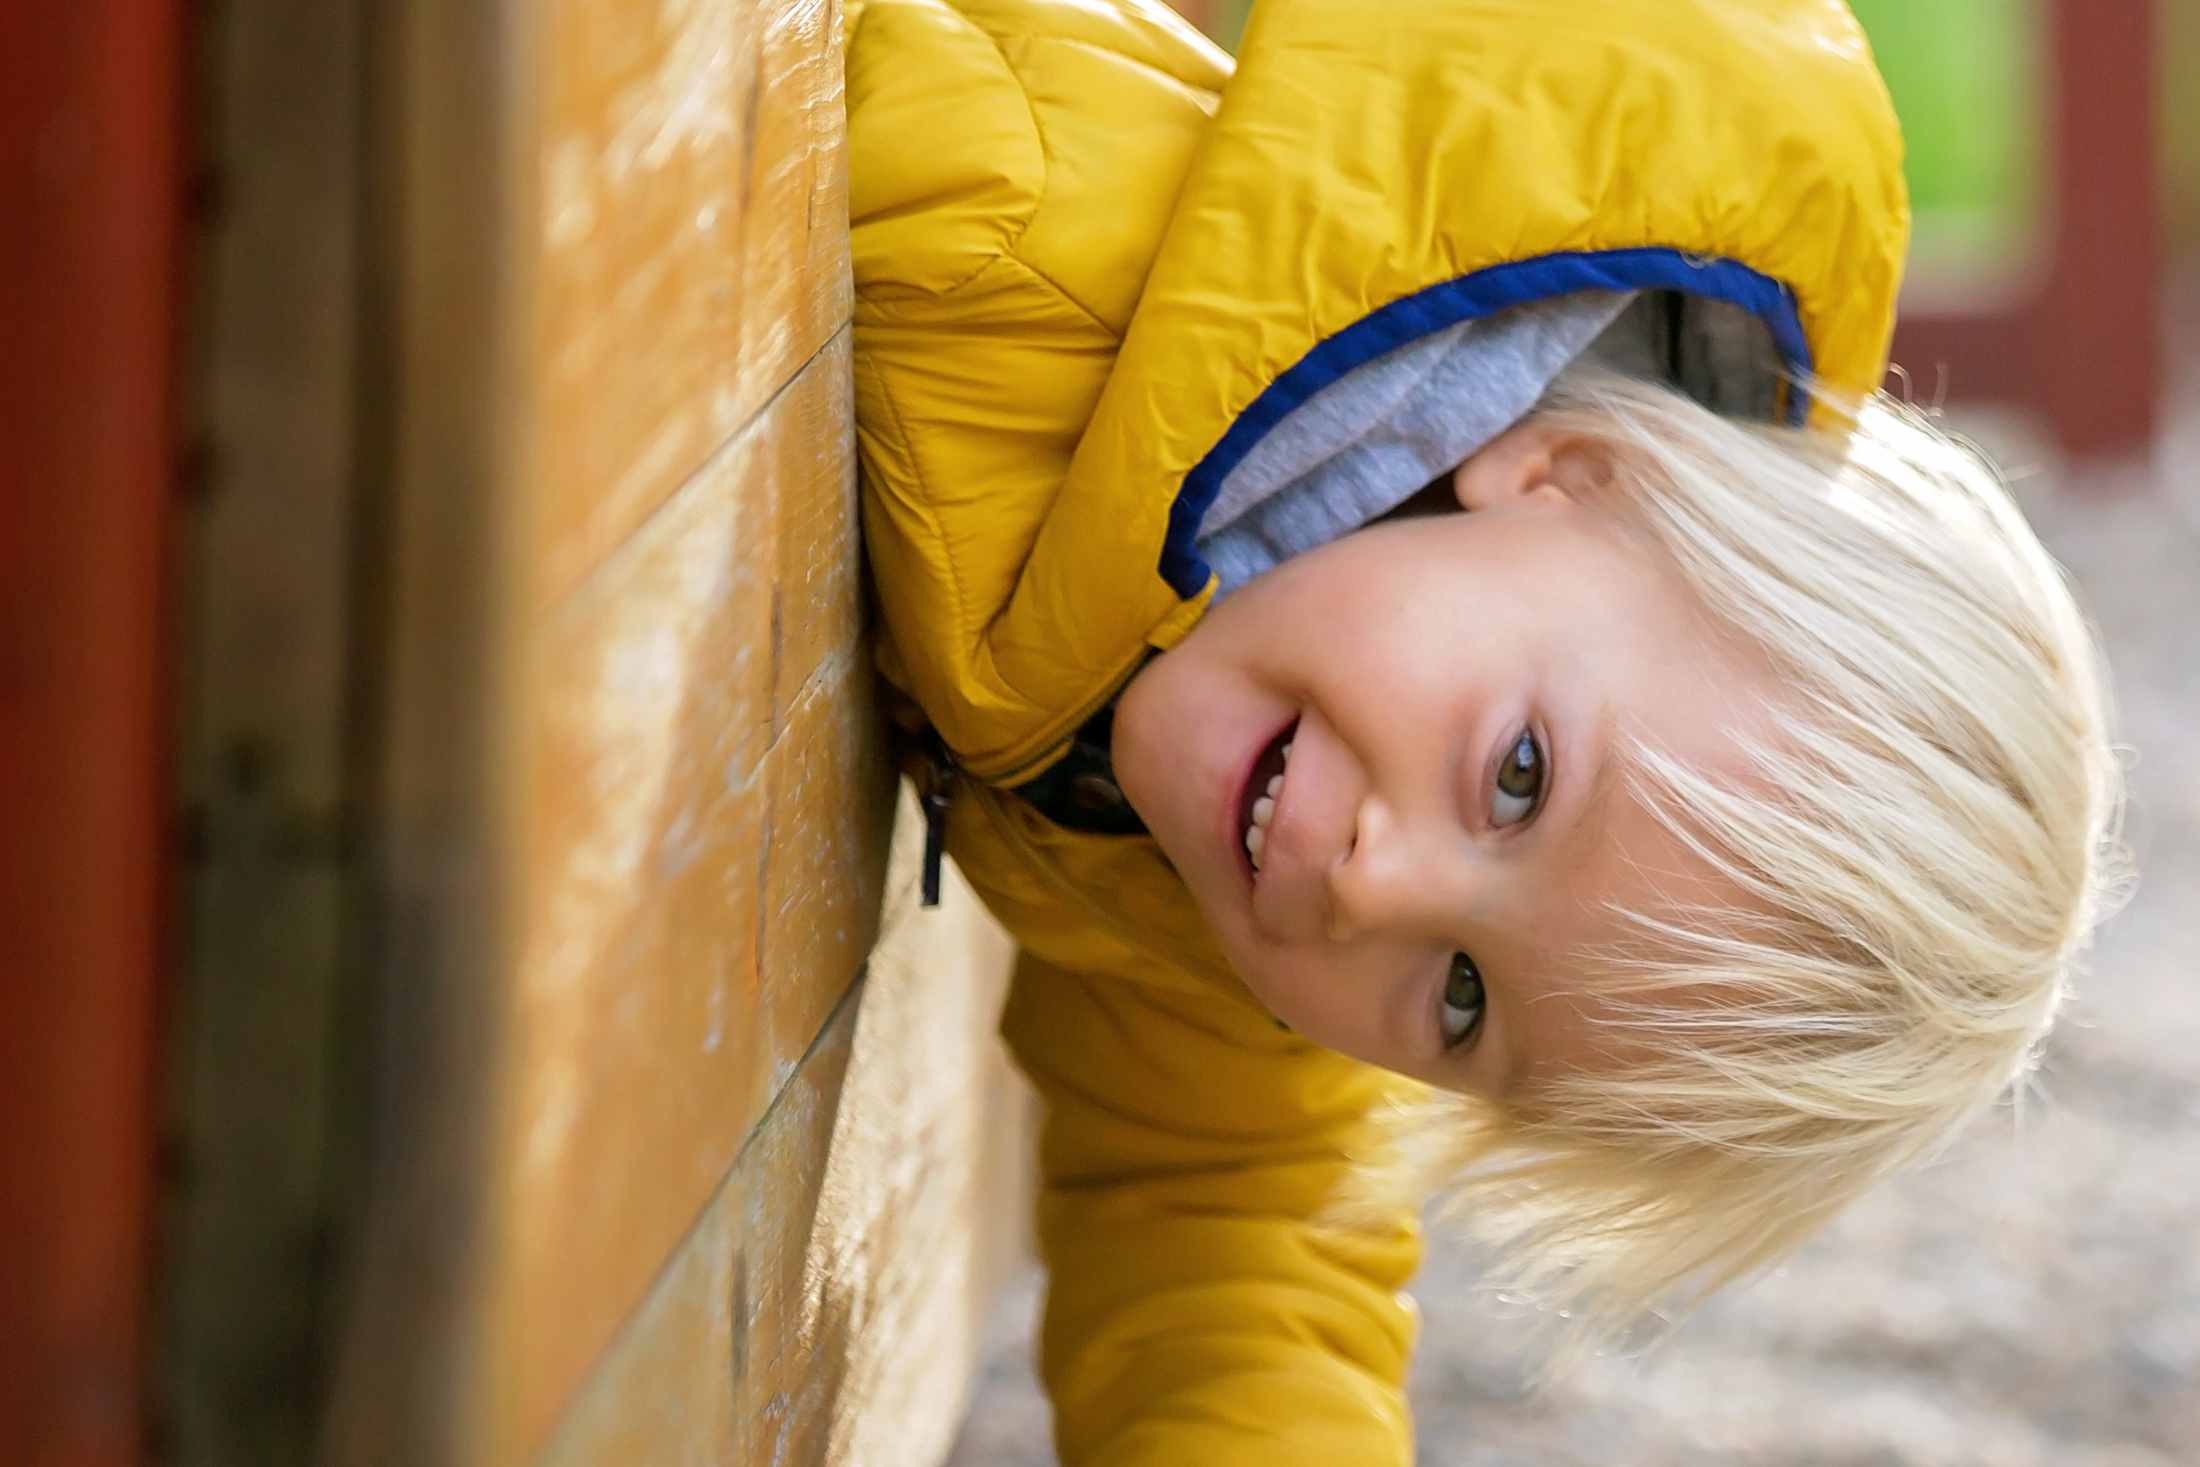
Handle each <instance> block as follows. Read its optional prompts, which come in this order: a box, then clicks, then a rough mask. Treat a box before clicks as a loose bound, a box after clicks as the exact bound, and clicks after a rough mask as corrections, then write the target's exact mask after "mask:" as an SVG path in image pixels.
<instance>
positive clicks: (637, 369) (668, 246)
mask: <svg viewBox="0 0 2200 1467" xmlns="http://www.w3.org/2000/svg"><path fill="white" fill-rule="evenodd" d="M838 17H839V7H838V5H837V4H835V3H832V0H667V3H664V4H653V5H642V4H638V3H631V0H629V3H619V4H580V3H565V4H560V5H557V6H555V7H553V8H552V9H551V10H550V11H549V12H548V15H547V19H546V21H545V30H544V35H543V46H544V51H543V59H542V68H543V72H542V86H543V101H542V110H541V118H540V127H541V153H540V158H539V173H538V180H537V182H538V184H539V208H540V213H541V217H540V219H539V220H538V221H536V228H537V230H538V231H539V239H540V247H541V253H540V261H539V277H538V289H539V309H538V312H537V315H536V318H535V369H536V371H537V372H538V374H539V392H540V403H541V414H540V418H539V432H540V438H539V445H540V460H539V462H540V477H539V481H538V483H537V484H536V485H535V486H534V493H535V495H536V496H537V498H538V500H539V503H538V505H537V534H538V535H539V537H540V543H539V546H538V549H537V553H536V554H535V555H534V556H533V557H532V558H531V572H532V593H533V594H534V596H535V597H536V598H538V602H539V603H547V602H551V601H554V600H556V599H558V598H559V597H561V596H563V595H565V594H567V593H568V592H570V591H571V590H572V589H573V588H574V587H576V586H577V585H579V584H580V582H581V581H582V580H584V579H585V578H586V577H587V575H588V574H589V573H590V571H591V570H592V569H593V568H594V567H595V566H596V565H597V564H598V563H599V562H600V561H601V560H602V559H603V558H604V557H605V556H606V555H608V554H609V553H610V552H611V551H612V550H613V549H614V548H615V547H616V546H618V545H619V544H621V543H622V542H623V541H624V540H625V539H626V538H627V537H628V536H629V535H630V534H632V533H633V531H634V529H635V527H636V526H637V525H639V524H640V523H641V522H642V521H643V520H644V519H646V518H647V517H648V516H649V515H650V514H651V513H652V512H654V511H655V510H656V509H657V508H658V506H660V505H661V504H663V503H664V501H665V500H666V498H667V497H668V496H669V495H670V494H671V493H672V492H673V491H674V490H675V489H676V488H677V487H678V486H679V485H681V484H682V483H684V482H685V481H686V480H687V479H688V477H689V476H690V475H692V474H693V473H694V472H695V471H696V470H697V469H698V467H699V466H701V465H702V464H703V463H704V461H705V460H706V459H708V458H709V457H710V456H711V455H712V454H713V453H715V452H716V451H717V449H718V448H719V446H720V445H722V444H723V443H725V442H726V441H727V440H728V439H729V438H730V437H732V436H733V435H734V433H735V432H736V431H737V430H739V429H740V428H741V427H742V426H743V425H744V424H745V423H747V422H748V421H749V420H750V419H751V418H752V417H753V416H754V415H755V414H756V413H757V412H758V411H759V410H760V409H761V408H762V406H763V404H764V403H765V402H766V401H767V400H769V399H770V398H771V397H772V395H773V394H774V393H775V392H777V391H778V390H779V389H780V388H781V387H782V386H783V385H785V383H786V382H787V381H788V380H789V379H791V378H792V377H793V376H794V374H795V372H796V371H797V370H799V369H800V367H801V366H802V364H803V363H804V362H806V361H808V360H809V359H810V358H811V357H812V356H813V355H815V354H816V352H817V351H818V349H819V348H820V347H821V346H823V344H824V343H825V341H826V340H827V339H828V338H829V337H830V336H831V335H832V334H833V333H834V332H835V331H837V330H839V329H840V327H841V326H842V324H843V323H845V322H846V321H847V319H848V316H849V312H850V307H851V301H852V289H853V287H852V285H851V282H850V278H849V274H848V264H847V228H846V225H847V205H846V197H847V182H846V169H845V163H844V160H843V157H842V138H843V136H844V133H845V125H844V121H843V113H842V104H841V82H840V76H841V73H840V58H839V50H838V42H837V36H838V30H839V18H838Z"/></svg>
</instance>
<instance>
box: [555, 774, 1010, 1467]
mask: <svg viewBox="0 0 2200 1467" xmlns="http://www.w3.org/2000/svg"><path fill="white" fill-rule="evenodd" d="M893 844H894V866H895V871H894V874H893V875H892V876H891V877H890V878H889V884H890V886H891V887H892V889H893V891H894V893H895V895H894V897H893V898H892V899H891V900H890V903H889V906H890V908H891V911H890V915H889V917H888V918H887V921H888V924H889V930H888V931H887V932H886V933H884V934H883V935H882V937H881V940H880V942H879V945H878V948H877V950H876V952H875V953H874V955H873V958H872V961H871V965H870V968H869V976H868V977H867V978H866V979H865V980H864V983H863V986H862V989H861V991H860V1004H861V1007H860V1009H858V1007H857V1003H858V1001H859V1000H858V999H857V998H854V997H852V998H851V999H850V1000H848V1001H847V1002H844V1003H843V1004H841V1005H840V1007H839V1008H838V1009H837V1010H835V1012H834V1013H833V1015H832V1017H831V1019H830V1021H829V1022H828V1024H827V1026H826V1029H825V1031H824V1034H823V1035H822V1036H821V1037H820V1038H819V1039H818V1040H817V1042H816V1043H815V1044H814V1045H813V1046H812V1048H811V1050H810V1051H809V1053H808V1054H807V1055H805V1056H804V1057H803V1058H802V1059H801V1061H800V1063H799V1065H798V1066H794V1067H793V1071H794V1073H793V1077H792V1078H791V1079H790V1080H789V1081H788V1083H787V1085H786V1086H785V1087H784V1088H783V1089H782V1091H781V1092H780V1094H779V1096H778V1098H777V1100H776V1101H775V1103H774V1105H773V1108H772V1110H771V1111H770V1113H769V1114H768V1115H767V1116H766V1118H765V1120H764V1122H763V1124H762V1127H761V1129H760V1130H759V1131H758V1133H757V1134H756V1136H755V1137H754V1138H753V1139H752V1140H751V1141H750V1143H749V1144H748V1146H747V1147H746V1148H745V1149H744V1150H743V1152H742V1154H741V1158H740V1161H739V1164H738V1166H737V1167H736V1168H735V1170H734V1172H733V1174H732V1176H731V1178H730V1179H729V1180H728V1181H727V1183H726V1185H725V1186H724V1187H723V1188H721V1189H720V1190H719V1192H718V1194H717V1195H716V1196H715V1197H713V1198H712V1199H711V1201H710V1204H709V1207H708V1209H707V1211H706V1212H705V1213H704V1215H703V1218H702V1220H701V1221H700V1222H699V1223H698V1224H697V1225H696V1227H695V1228H694V1229H693V1231H691V1232H690V1233H689V1234H688V1235H687V1236H686V1237H685V1238H684V1239H683V1240H682V1241H681V1243H680V1246H679V1247H678V1249H677V1251H676V1252H675V1254H674V1256H673V1257H672V1259H671V1261H670V1262H669V1263H668V1264H667V1265H666V1267H665V1268H664V1270H663V1271H662V1273H661V1274H660V1275H659V1276H658V1278H657V1279H656V1281H655V1283H654V1284H653V1285H652V1287H651V1289H650V1291H649V1296H648V1298H647V1300H646V1301H645V1302H644V1304H643V1305H642V1306H641V1307H640V1308H639V1309H638V1310H637V1311H636V1312H635V1314H634V1316H633V1317H632V1319H631V1320H630V1321H629V1323H628V1324H627V1326H626V1328H625V1329H624V1330H623V1331H622V1332H621V1333H620V1336H619V1338H618V1340H617V1342H616V1343H615V1344H614V1345H613V1347H612V1348H611V1349H610V1350H609V1351H607V1352H606V1354H605V1357H604V1359H603V1361H602V1363H601V1364H600V1366H599V1367H598V1368H597V1369H596V1370H595V1371H593V1372H592V1373H591V1375H590V1376H589V1378H588V1380H587V1382H586V1383H585V1385H584V1386H583V1387H582V1388H581V1389H580V1390H579V1391H577V1392H576V1394H575V1397H574V1400H573V1403H572V1405H571V1407H570V1409H569V1410H568V1411H567V1412H566V1414H565V1416H564V1418H563V1419H562V1420H561V1421H560V1423H559V1425H558V1428H557V1430H556V1432H555V1434H554V1435H553V1437H552V1439H551V1442H550V1445H549V1447H548V1449H547V1451H546V1452H545V1453H544V1454H543V1457H542V1459H541V1460H542V1461H543V1463H544V1467H581V1464H593V1463H599V1462H650V1463H657V1462H663V1463H673V1464H690V1463H692V1464H697V1467H701V1464H705V1463H712V1464H715V1463H722V1462H755V1463H767V1462H790V1463H791V1462H815V1463H861V1464H864V1467H930V1464H931V1463H933V1462H936V1461H937V1460H938V1459H939V1457H940V1455H941V1454H942V1453H943V1452H944V1451H945V1449H946V1447H947V1445H948V1443H949V1442H950V1441H951V1440H952V1437H953V1434H954V1430H955V1427H956V1425H957V1424H958V1421H959V1419H960V1415H961V1400H962V1394H963V1391H964V1389H965V1386H966V1383H967V1382H966V1379H965V1373H966V1371H967V1370H968V1367H969V1362H970V1360H971V1358H972V1356H973V1346H974V1341H975V1336H976V1333H977V1331H978V1329H979V1328H980V1325H981V1323H982V1320H983V1318H984V1314H985V1310H986V1305H987V1303H988V1302H989V1300H990V1299H991V1296H992V1290H993V1286H994V1284H995V1283H997V1282H998V1280H999V1278H1000V1277H1001V1276H1002V1275H1003V1273H1004V1272H1005V1271H1006V1270H1007V1269H1009V1268H1012V1267H1014V1266H1015V1264H1016V1262H1017V1261H1018V1260H1019V1259H1020V1258H1021V1257H1022V1256H1023V1253H1022V1247H1021V1243H1020V1237H1021V1221H1022V1217H1023V1213H1024V1211H1025V1205H1026V1201H1027V1196H1028V1176H1027V1171H1028V1145H1029V1140H1030V1133H1029V1130H1028V1127H1027V1124H1026V1117H1027V1116H1028V1113H1029V1109H1028V1094H1027V1092H1026V1091H1025V1090H1024V1088H1023V1086H1022V1084H1021V1082H1020V1081H1018V1080H1017V1079H1016V1078H1015V1077H1014V1076H1013V1074H1012V1073H1011V1071H1010V1069H1009V1066H1008V1062H1007V1056H1006V1054H1005V1052H1004V1050H1003V1048H1002V1046H1001V1044H1000V1042H999V1040H998V1039H997V1037H996V1036H995V1034H994V1021H995V1015H996V1012H997V1010H998V1006H999V1002H1000V997H1001V993H1002V990H1003V988H1004V986H1005V984H1006V981H1007V974H1008V968H1009V962H1010V958H1011V956H1012V951H1011V945H1010V943H1009V942H1008V939H1007V937H1006V936H1005V934H1003V933H1001V932H1000V930H999V929H998V928H997V927H995V926H994V925H993V924H992V922H991V921H990V919H988V918H987V917H986V916H985V914H984V912H983V909H982V908H981V907H980V906H979V905H978V903H977V901H976V898H975V897H974V896H973V895H972V894H971V892H970V891H969V889H968V887H967V886H965V885H963V883H962V882H961V881H960V879H959V878H957V877H956V876H955V875H954V873H953V872H952V871H950V872H949V874H948V882H947V890H946V894H945V902H944V904H943V905H942V906H941V907H940V908H939V909H937V910H930V911H925V910H920V909H918V908H917V905H916V900H915V882H916V868H917V864H918V856H919V852H920V850H921V845H922V821H921V820H920V819H919V818H917V815H916V811H915V808H914V805H913V803H912V802H911V801H909V800H908V799H907V798H906V797H905V798H904V799H903V801H902V803H901V805H900V808H899V811H898V820H897V824H896V829H895V835H894V842H893ZM843 1073H844V1074H845V1080H843V1079H842V1078H841V1076H842V1075H843ZM729 1382H730V1390H729Z"/></svg>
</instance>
